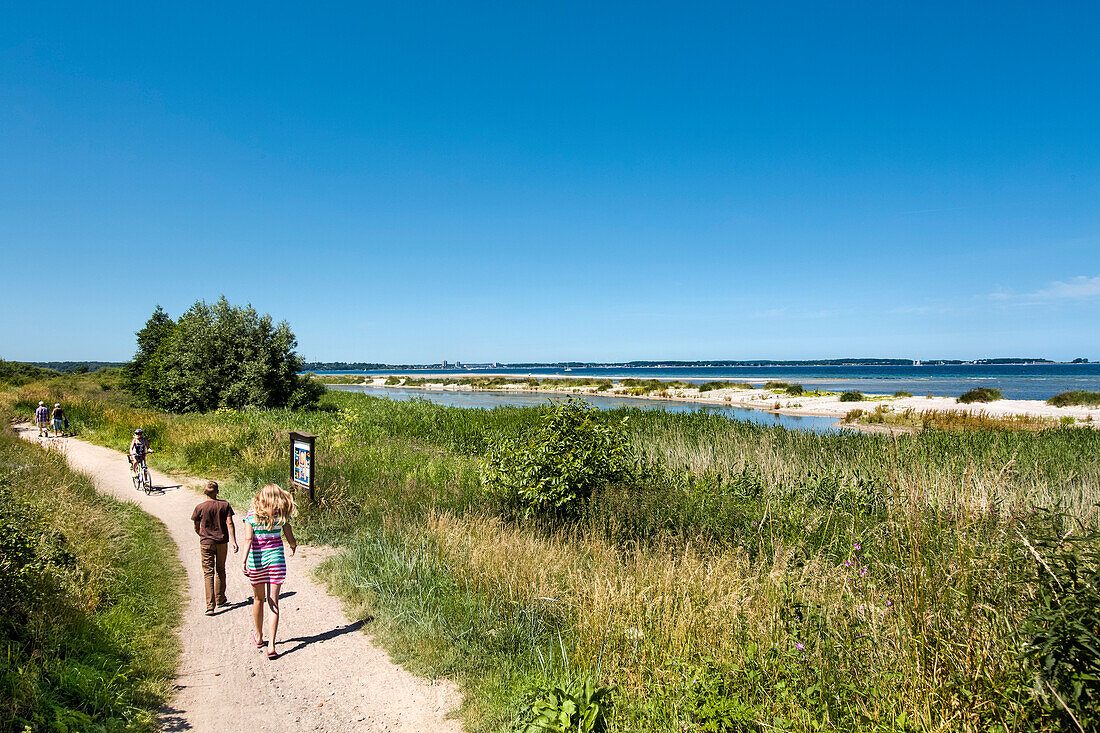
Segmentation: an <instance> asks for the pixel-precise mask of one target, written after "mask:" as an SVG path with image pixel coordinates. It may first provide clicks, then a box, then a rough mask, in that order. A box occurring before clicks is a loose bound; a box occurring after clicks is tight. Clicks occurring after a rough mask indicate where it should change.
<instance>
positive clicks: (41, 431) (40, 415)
mask: <svg viewBox="0 0 1100 733" xmlns="http://www.w3.org/2000/svg"><path fill="white" fill-rule="evenodd" d="M49 419H50V409H49V408H48V407H46V403H45V402H42V401H39V402H38V407H37V408H36V409H35V411H34V424H35V425H37V426H38V437H39V438H48V437H49V436H50V429H49V427H48V426H49V422H48V421H49Z"/></svg>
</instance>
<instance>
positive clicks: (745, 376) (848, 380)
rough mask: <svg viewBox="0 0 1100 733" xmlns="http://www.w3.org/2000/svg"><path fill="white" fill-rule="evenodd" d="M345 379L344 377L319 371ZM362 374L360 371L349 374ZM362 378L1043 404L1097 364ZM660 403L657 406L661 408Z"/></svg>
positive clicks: (1093, 385)
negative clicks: (586, 380)
mask: <svg viewBox="0 0 1100 733" xmlns="http://www.w3.org/2000/svg"><path fill="white" fill-rule="evenodd" d="M324 373H327V374H348V373H349V372H324ZM350 373H353V374H363V373H364V372H350ZM367 373H368V374H382V375H386V374H410V375H414V376H415V375H423V374H448V375H454V376H484V375H491V374H530V375H532V376H536V377H553V376H559V377H611V378H615V377H636V378H642V379H653V378H655V379H679V380H683V381H685V382H693V383H702V382H709V381H717V380H723V379H728V380H734V381H747V382H752V383H761V384H762V383H763V382H765V381H767V380H769V379H775V380H779V381H783V382H792V383H800V384H802V385H803V386H804V387H806V388H807V389H826V390H849V389H856V390H859V391H861V392H868V393H871V394H892V393H894V392H897V391H899V390H904V391H906V392H912V393H913V394H915V395H926V394H932V395H936V396H949V397H957V396H959V395H960V394H962V393H963V392H966V391H967V390H969V389H973V388H974V387H995V388H997V389H999V390H1001V391H1002V392H1003V393H1004V395H1005V397H1007V398H1009V399H1018V400H1045V399H1048V398H1050V397H1053V396H1054V395H1056V394H1059V393H1060V392H1069V391H1071V390H1077V389H1085V390H1093V391H1098V392H1100V363H1097V364H1021V365H1008V366H992V365H978V364H964V365H960V366H893V367H879V366H855V367H853V366H821V367H698V368H678V367H664V368H656V367H654V368H648V369H626V368H623V367H599V368H592V369H586V368H582V367H577V368H574V369H572V370H570V371H568V372H567V371H565V370H564V369H547V368H542V369H476V370H472V371H471V370H464V369H463V370H457V369H431V370H409V371H399V370H398V371H394V370H379V371H374V372H367ZM661 404H663V403H661Z"/></svg>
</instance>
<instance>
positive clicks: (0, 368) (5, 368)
mask: <svg viewBox="0 0 1100 733" xmlns="http://www.w3.org/2000/svg"><path fill="white" fill-rule="evenodd" d="M56 376H59V373H58V372H55V371H54V370H53V369H43V368H42V367H36V366H32V365H31V364H24V363H23V362H21V361H4V360H3V359H0V385H7V386H10V387H21V386H22V385H24V384H29V383H30V382H36V381H39V380H42V379H49V378H50V377H56Z"/></svg>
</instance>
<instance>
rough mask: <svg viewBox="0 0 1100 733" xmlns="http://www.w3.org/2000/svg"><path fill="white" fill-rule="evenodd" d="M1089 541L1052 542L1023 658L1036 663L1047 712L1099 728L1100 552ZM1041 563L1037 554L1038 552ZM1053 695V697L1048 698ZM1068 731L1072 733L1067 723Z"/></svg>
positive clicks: (1039, 568)
mask: <svg viewBox="0 0 1100 733" xmlns="http://www.w3.org/2000/svg"><path fill="white" fill-rule="evenodd" d="M1095 540H1096V537H1095V535H1094V536H1092V537H1087V538H1059V537H1054V538H1051V540H1050V541H1048V542H1046V543H1043V545H1044V549H1045V550H1047V553H1046V557H1045V558H1044V559H1042V560H1041V561H1040V562H1039V563H1038V564H1037V566H1036V571H1037V572H1038V575H1039V577H1038V580H1039V595H1038V598H1037V602H1036V605H1035V607H1034V608H1033V609H1032V612H1031V616H1030V617H1029V618H1028V620H1027V623H1026V624H1025V625H1024V628H1023V631H1024V634H1025V635H1026V636H1027V637H1028V642H1027V643H1026V644H1025V645H1024V648H1023V651H1022V656H1023V657H1024V659H1026V660H1028V661H1030V662H1032V663H1033V664H1034V665H1035V667H1036V671H1035V677H1036V680H1037V682H1038V683H1039V684H1038V685H1037V687H1038V690H1039V693H1040V699H1042V700H1043V701H1044V706H1045V707H1046V708H1047V711H1048V712H1049V713H1051V714H1053V715H1057V716H1059V717H1068V714H1067V712H1066V708H1067V707H1068V708H1069V709H1070V710H1071V711H1073V714H1074V715H1075V717H1076V718H1077V722H1078V723H1079V724H1080V725H1081V726H1083V730H1095V728H1093V727H1092V726H1093V725H1098V724H1100V553H1098V552H1097V551H1096V550H1095V545H1094V544H1093V543H1094V542H1095ZM1036 557H1037V558H1038V557H1039V555H1038V552H1036ZM1048 692H1049V693H1054V694H1048ZM1065 722H1066V726H1065V729H1066V730H1072V729H1073V728H1072V727H1071V726H1070V725H1069V721H1068V720H1066V721H1065Z"/></svg>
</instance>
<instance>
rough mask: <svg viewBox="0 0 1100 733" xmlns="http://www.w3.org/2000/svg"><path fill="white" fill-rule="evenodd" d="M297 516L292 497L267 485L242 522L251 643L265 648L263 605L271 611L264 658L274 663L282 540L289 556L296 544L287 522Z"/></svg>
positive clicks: (283, 563)
mask: <svg viewBox="0 0 1100 733" xmlns="http://www.w3.org/2000/svg"><path fill="white" fill-rule="evenodd" d="M297 514H298V507H296V506H295V505H294V497H292V496H291V495H290V494H289V493H288V492H286V491H283V490H282V489H281V488H279V486H278V485H276V484H268V485H267V486H265V487H263V488H262V489H260V490H259V491H258V492H257V493H256V495H255V496H254V497H252V509H251V510H250V511H249V512H248V514H246V515H245V518H244V574H245V575H247V576H248V582H250V583H252V618H253V620H254V621H255V624H256V630H255V631H254V632H253V633H252V642H253V643H254V644H255V645H256V646H257V648H261V649H262V648H263V646H264V604H265V603H266V604H267V607H268V608H269V609H271V634H270V635H269V636H268V640H267V658H268V659H274V658H275V657H277V656H278V654H276V653H275V635H276V634H277V633H278V631H279V589H280V588H281V587H282V585H283V581H284V580H286V558H285V557H284V556H283V536H284V535H285V536H286V542H287V545H289V546H290V554H291V555H292V556H293V555H294V550H295V548H297V547H298V543H297V542H296V541H295V540H294V531H293V530H292V529H291V528H290V520H291V518H292V517H294V516H296V515H297Z"/></svg>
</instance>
